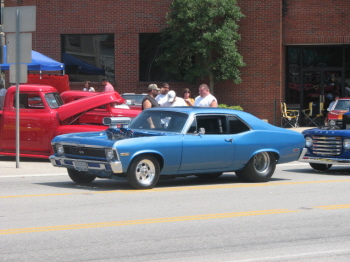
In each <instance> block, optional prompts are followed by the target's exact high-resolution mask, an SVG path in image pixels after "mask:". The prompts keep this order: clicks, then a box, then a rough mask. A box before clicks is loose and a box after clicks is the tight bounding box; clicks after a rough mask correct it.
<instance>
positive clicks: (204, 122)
mask: <svg viewBox="0 0 350 262" xmlns="http://www.w3.org/2000/svg"><path fill="white" fill-rule="evenodd" d="M200 128H204V130H205V134H208V135H217V134H227V124H226V116H223V115H209V116H208V115H207V116H196V117H195V119H194V120H193V122H192V124H191V126H190V128H189V129H188V131H187V134H195V133H197V132H198V131H199V129H200Z"/></svg>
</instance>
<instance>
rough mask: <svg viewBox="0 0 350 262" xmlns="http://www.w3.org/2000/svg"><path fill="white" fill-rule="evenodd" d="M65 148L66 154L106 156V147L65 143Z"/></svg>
mask: <svg viewBox="0 0 350 262" xmlns="http://www.w3.org/2000/svg"><path fill="white" fill-rule="evenodd" d="M63 148H64V152H65V154H66V155H73V156H79V157H98V158H106V153H105V150H104V148H90V147H79V146H70V145H64V146H63Z"/></svg>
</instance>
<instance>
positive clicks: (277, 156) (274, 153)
mask: <svg viewBox="0 0 350 262" xmlns="http://www.w3.org/2000/svg"><path fill="white" fill-rule="evenodd" d="M267 153H269V154H273V155H274V156H275V158H276V161H277V162H278V160H279V159H280V155H279V154H277V153H276V152H273V151H267Z"/></svg>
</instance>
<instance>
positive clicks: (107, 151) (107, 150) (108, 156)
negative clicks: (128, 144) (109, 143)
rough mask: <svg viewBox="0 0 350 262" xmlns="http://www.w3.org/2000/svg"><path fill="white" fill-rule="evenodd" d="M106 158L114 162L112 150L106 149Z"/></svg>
mask: <svg viewBox="0 0 350 262" xmlns="http://www.w3.org/2000/svg"><path fill="white" fill-rule="evenodd" d="M106 158H107V160H113V159H114V152H113V150H112V149H111V148H107V149H106Z"/></svg>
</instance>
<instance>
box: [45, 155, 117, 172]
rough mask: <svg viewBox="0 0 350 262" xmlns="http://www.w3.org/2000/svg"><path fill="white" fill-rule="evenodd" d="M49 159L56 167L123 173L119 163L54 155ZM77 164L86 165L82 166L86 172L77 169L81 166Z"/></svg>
mask: <svg viewBox="0 0 350 262" xmlns="http://www.w3.org/2000/svg"><path fill="white" fill-rule="evenodd" d="M49 159H50V161H51V164H52V165H53V166H56V167H65V168H70V169H75V170H78V171H85V172H91V173H116V174H120V173H123V167H122V164H121V162H120V161H113V162H104V161H94V160H86V159H74V158H67V157H64V156H61V157H58V156H55V155H51V156H50V157H49ZM77 163H80V164H81V163H85V164H86V165H84V166H86V168H87V170H85V169H84V170H82V169H79V167H78V166H81V165H78V164H77Z"/></svg>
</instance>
